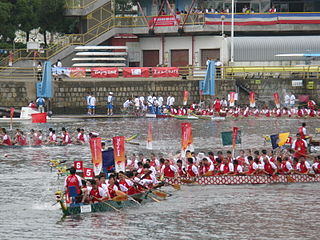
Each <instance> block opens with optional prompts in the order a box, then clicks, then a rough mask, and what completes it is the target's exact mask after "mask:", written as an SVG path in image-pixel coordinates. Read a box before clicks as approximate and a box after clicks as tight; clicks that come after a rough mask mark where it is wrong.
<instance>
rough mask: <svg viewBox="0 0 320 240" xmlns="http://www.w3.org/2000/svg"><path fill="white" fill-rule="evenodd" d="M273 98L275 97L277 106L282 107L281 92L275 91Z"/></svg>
mask: <svg viewBox="0 0 320 240" xmlns="http://www.w3.org/2000/svg"><path fill="white" fill-rule="evenodd" d="M273 98H274V103H275V105H276V107H277V108H280V97H279V94H278V93H277V92H275V93H274V94H273Z"/></svg>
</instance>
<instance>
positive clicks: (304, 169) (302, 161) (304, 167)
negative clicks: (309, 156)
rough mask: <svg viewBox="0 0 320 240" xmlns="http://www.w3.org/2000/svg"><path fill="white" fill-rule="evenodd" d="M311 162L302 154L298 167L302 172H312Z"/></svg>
mask: <svg viewBox="0 0 320 240" xmlns="http://www.w3.org/2000/svg"><path fill="white" fill-rule="evenodd" d="M310 169H311V167H310V164H309V163H308V162H307V161H306V158H305V157H304V156H301V157H300V158H299V163H298V164H297V169H296V170H298V172H299V173H301V174H308V173H309V172H310Z"/></svg>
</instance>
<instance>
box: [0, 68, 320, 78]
mask: <svg viewBox="0 0 320 240" xmlns="http://www.w3.org/2000/svg"><path fill="white" fill-rule="evenodd" d="M118 70H119V78H124V76H123V68H118ZM206 70H207V67H206V66H184V67H178V71H179V76H178V77H175V79H177V80H179V79H184V80H204V79H205V74H206ZM90 73H91V70H90V68H87V69H86V78H87V79H88V80H89V79H92V78H91V75H90ZM149 76H150V77H148V78H136V79H147V80H148V79H150V78H152V67H150V68H149ZM36 77H37V69H36V67H32V68H16V67H1V68H0V80H8V79H11V80H22V79H35V78H36ZM319 77H320V66H286V67H282V66H273V67H252V66H250V67H230V66H224V67H221V68H217V70H216V79H217V80H244V79H245V80H250V79H275V78H276V79H307V80H312V79H319ZM64 78H66V77H65V76H64ZM66 79H70V81H72V78H66ZM95 79H96V80H98V78H95ZM159 79H160V80H161V79H162V78H159ZM100 80H101V79H100ZM110 80H111V79H110Z"/></svg>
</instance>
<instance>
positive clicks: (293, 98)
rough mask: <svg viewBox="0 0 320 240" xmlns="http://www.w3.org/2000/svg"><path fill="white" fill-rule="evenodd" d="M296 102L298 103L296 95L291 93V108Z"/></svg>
mask: <svg viewBox="0 0 320 240" xmlns="http://www.w3.org/2000/svg"><path fill="white" fill-rule="evenodd" d="M295 104H296V97H295V96H294V95H293V94H291V96H290V106H291V108H293V107H294V105H295Z"/></svg>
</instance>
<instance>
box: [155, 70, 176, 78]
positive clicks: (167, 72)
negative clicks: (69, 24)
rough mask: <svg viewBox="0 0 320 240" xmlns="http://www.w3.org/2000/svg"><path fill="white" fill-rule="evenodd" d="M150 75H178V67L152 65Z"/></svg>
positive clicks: (157, 76)
mask: <svg viewBox="0 0 320 240" xmlns="http://www.w3.org/2000/svg"><path fill="white" fill-rule="evenodd" d="M152 77H155V78H159V77H179V68H177V67H153V68H152Z"/></svg>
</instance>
